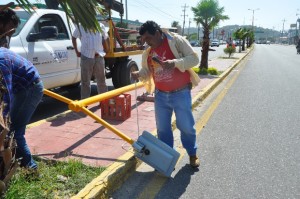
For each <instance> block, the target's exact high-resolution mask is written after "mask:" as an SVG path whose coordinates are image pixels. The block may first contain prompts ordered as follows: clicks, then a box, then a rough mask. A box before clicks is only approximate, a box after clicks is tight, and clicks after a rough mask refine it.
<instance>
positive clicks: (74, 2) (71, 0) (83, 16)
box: [16, 0, 105, 31]
mask: <svg viewBox="0 0 300 199" xmlns="http://www.w3.org/2000/svg"><path fill="white" fill-rule="evenodd" d="M16 1H17V3H18V4H19V5H20V6H21V7H23V8H24V9H26V10H27V11H29V12H32V11H30V8H32V7H33V5H32V4H31V3H30V2H29V0H16ZM45 2H46V3H47V6H48V7H51V8H57V7H58V3H59V5H61V7H62V9H63V10H64V11H65V12H66V14H67V16H69V17H72V18H73V19H74V21H75V23H77V24H78V23H81V25H82V26H83V27H84V28H85V29H89V30H98V31H101V28H100V25H99V23H98V21H97V18H96V16H97V14H99V13H101V12H102V10H103V8H102V7H100V6H99V4H101V5H105V1H104V0H46V1H45Z"/></svg>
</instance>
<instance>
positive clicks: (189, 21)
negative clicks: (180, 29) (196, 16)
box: [188, 19, 191, 40]
mask: <svg viewBox="0 0 300 199" xmlns="http://www.w3.org/2000/svg"><path fill="white" fill-rule="evenodd" d="M190 27H191V19H189V29H188V40H190Z"/></svg>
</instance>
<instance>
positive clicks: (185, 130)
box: [172, 89, 197, 156]
mask: <svg viewBox="0 0 300 199" xmlns="http://www.w3.org/2000/svg"><path fill="white" fill-rule="evenodd" d="M172 105H173V107H174V112H175V116H176V126H177V128H178V129H179V130H180V132H181V142H182V145H183V147H184V148H185V149H186V151H187V153H188V154H189V156H194V155H196V151H197V144H196V130H195V128H194V125H195V121H194V117H193V114H192V105H191V92H190V90H189V89H184V90H182V91H180V92H177V93H174V94H173V95H172Z"/></svg>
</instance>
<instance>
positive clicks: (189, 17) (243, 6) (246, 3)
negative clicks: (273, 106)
mask: <svg viewBox="0 0 300 199" xmlns="http://www.w3.org/2000/svg"><path fill="white" fill-rule="evenodd" d="M38 1H40V2H42V3H43V2H44V0H38ZM118 1H119V2H120V1H121V0H118ZM122 1H123V4H124V9H125V10H126V8H125V2H126V1H127V11H128V12H127V18H128V19H129V20H133V21H135V20H139V21H140V22H145V21H147V20H153V21H156V22H157V23H158V24H159V25H161V26H162V27H170V26H171V24H172V22H173V21H178V22H179V24H180V25H181V26H183V21H184V14H185V15H186V16H185V28H187V27H189V26H190V27H196V23H195V22H194V21H193V18H194V15H193V12H192V11H191V7H195V6H196V5H197V3H198V2H199V1H198V0H122ZM7 2H10V0H1V4H2V3H7ZM30 2H36V1H34V0H31V1H30ZM219 6H220V7H224V14H225V15H227V16H228V17H229V18H230V19H229V20H226V21H222V22H220V23H219V27H222V26H225V25H252V19H253V10H254V20H253V23H254V26H258V27H263V28H269V29H275V30H278V31H280V30H282V29H283V28H284V29H285V30H287V29H289V27H290V24H295V23H296V21H297V18H300V0H277V1H274V0H219ZM184 8H185V9H184ZM249 9H250V10H249ZM184 10H185V13H184ZM296 14H298V16H296ZM113 17H119V15H118V13H115V12H113ZM123 18H124V19H126V12H125V14H124V17H123ZM189 21H191V23H189Z"/></svg>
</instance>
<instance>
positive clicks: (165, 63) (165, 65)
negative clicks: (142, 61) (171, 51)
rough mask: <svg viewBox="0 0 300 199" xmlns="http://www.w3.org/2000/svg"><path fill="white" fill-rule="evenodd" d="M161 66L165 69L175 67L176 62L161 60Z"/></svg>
mask: <svg viewBox="0 0 300 199" xmlns="http://www.w3.org/2000/svg"><path fill="white" fill-rule="evenodd" d="M161 66H162V67H163V69H164V70H166V69H171V68H174V67H175V63H174V62H173V61H172V60H166V61H161Z"/></svg>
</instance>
